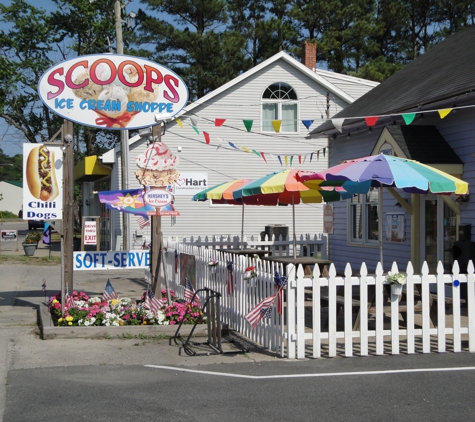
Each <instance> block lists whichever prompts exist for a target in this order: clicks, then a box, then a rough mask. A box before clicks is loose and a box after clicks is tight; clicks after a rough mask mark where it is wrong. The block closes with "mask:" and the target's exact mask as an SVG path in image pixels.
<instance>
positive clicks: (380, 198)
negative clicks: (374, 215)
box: [378, 184, 384, 271]
mask: <svg viewBox="0 0 475 422" xmlns="http://www.w3.org/2000/svg"><path fill="white" fill-rule="evenodd" d="M378 215H379V216H378V220H379V221H378V238H379V262H381V267H382V268H383V271H384V265H383V187H382V185H381V184H380V185H379V195H378Z"/></svg>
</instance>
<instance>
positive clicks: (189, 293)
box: [184, 279, 201, 305]
mask: <svg viewBox="0 0 475 422" xmlns="http://www.w3.org/2000/svg"><path fill="white" fill-rule="evenodd" d="M194 294H195V289H194V288H193V285H192V284H191V281H190V280H188V279H186V281H185V292H184V296H185V300H186V301H187V302H191V300H192V299H193V295H194ZM195 303H196V304H197V305H201V300H200V298H199V297H198V295H196V296H195Z"/></svg>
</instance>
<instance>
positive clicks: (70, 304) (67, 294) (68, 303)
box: [64, 286, 76, 309]
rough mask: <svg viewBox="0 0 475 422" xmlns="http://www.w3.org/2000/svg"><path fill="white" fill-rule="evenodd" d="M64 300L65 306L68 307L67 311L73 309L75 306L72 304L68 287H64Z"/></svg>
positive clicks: (72, 300)
mask: <svg viewBox="0 0 475 422" xmlns="http://www.w3.org/2000/svg"><path fill="white" fill-rule="evenodd" d="M64 300H65V302H66V305H67V306H68V309H71V308H74V307H75V306H76V303H75V302H74V299H73V297H72V296H71V291H70V290H69V287H68V286H66V294H65V295H64Z"/></svg>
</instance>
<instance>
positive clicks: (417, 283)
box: [286, 261, 475, 358]
mask: <svg viewBox="0 0 475 422" xmlns="http://www.w3.org/2000/svg"><path fill="white" fill-rule="evenodd" d="M458 269H459V266H458V263H457V262H455V264H454V266H453V271H452V272H453V273H452V274H444V271H443V266H442V263H439V266H438V269H437V274H436V275H433V274H429V271H428V266H427V264H424V266H423V268H422V274H421V275H416V274H414V271H413V268H412V264H411V263H410V262H409V263H408V265H407V268H406V271H405V274H406V280H407V283H406V286H405V292H404V294H403V295H401V296H394V295H393V294H391V290H390V286H389V285H387V284H386V277H385V275H384V274H383V271H382V267H381V265H378V267H377V269H376V274H374V275H369V274H368V272H367V269H366V265H365V264H364V263H363V264H362V266H361V269H360V272H359V276H354V275H353V274H352V270H351V267H350V265H349V264H348V265H347V267H346V269H345V275H344V276H343V277H337V276H336V271H335V267H334V266H333V265H331V266H330V271H329V277H328V278H321V277H320V273H319V269H318V267H317V266H316V267H315V270H314V272H313V276H312V277H307V276H305V275H304V273H303V270H302V268H298V269H297V272H295V268H291V269H289V270H290V271H289V279H290V280H291V281H290V284H289V286H288V290H287V319H286V321H287V330H286V338H287V357H289V358H304V357H309V356H311V357H314V358H319V357H322V356H329V357H333V356H336V355H337V354H339V355H343V356H346V357H350V356H355V355H360V356H367V355H370V354H374V355H383V354H400V353H408V354H411V353H416V352H422V353H430V352H433V351H437V352H445V351H447V350H451V351H453V352H460V351H461V350H462V342H467V349H468V350H469V351H471V352H473V351H475V303H474V302H475V293H474V292H475V289H474V283H475V274H474V267H473V264H472V262H471V261H470V265H469V267H468V275H467V274H459V271H458ZM391 271H393V272H398V268H397V265H396V264H395V263H394V264H393V267H392V269H391ZM464 286H466V289H467V299H465V300H461V295H460V292H461V289H463V288H464ZM307 309H309V311H308V312H306V310H307ZM339 314H340V315H339ZM401 314H403V315H404V318H403V319H402V318H401Z"/></svg>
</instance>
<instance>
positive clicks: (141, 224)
mask: <svg viewBox="0 0 475 422" xmlns="http://www.w3.org/2000/svg"><path fill="white" fill-rule="evenodd" d="M137 223H138V225H139V227H140V229H142V230H143V229H144V227H147V226H149V225H150V220H149V218H148V217H142V216H140V217H138V218H137Z"/></svg>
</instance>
